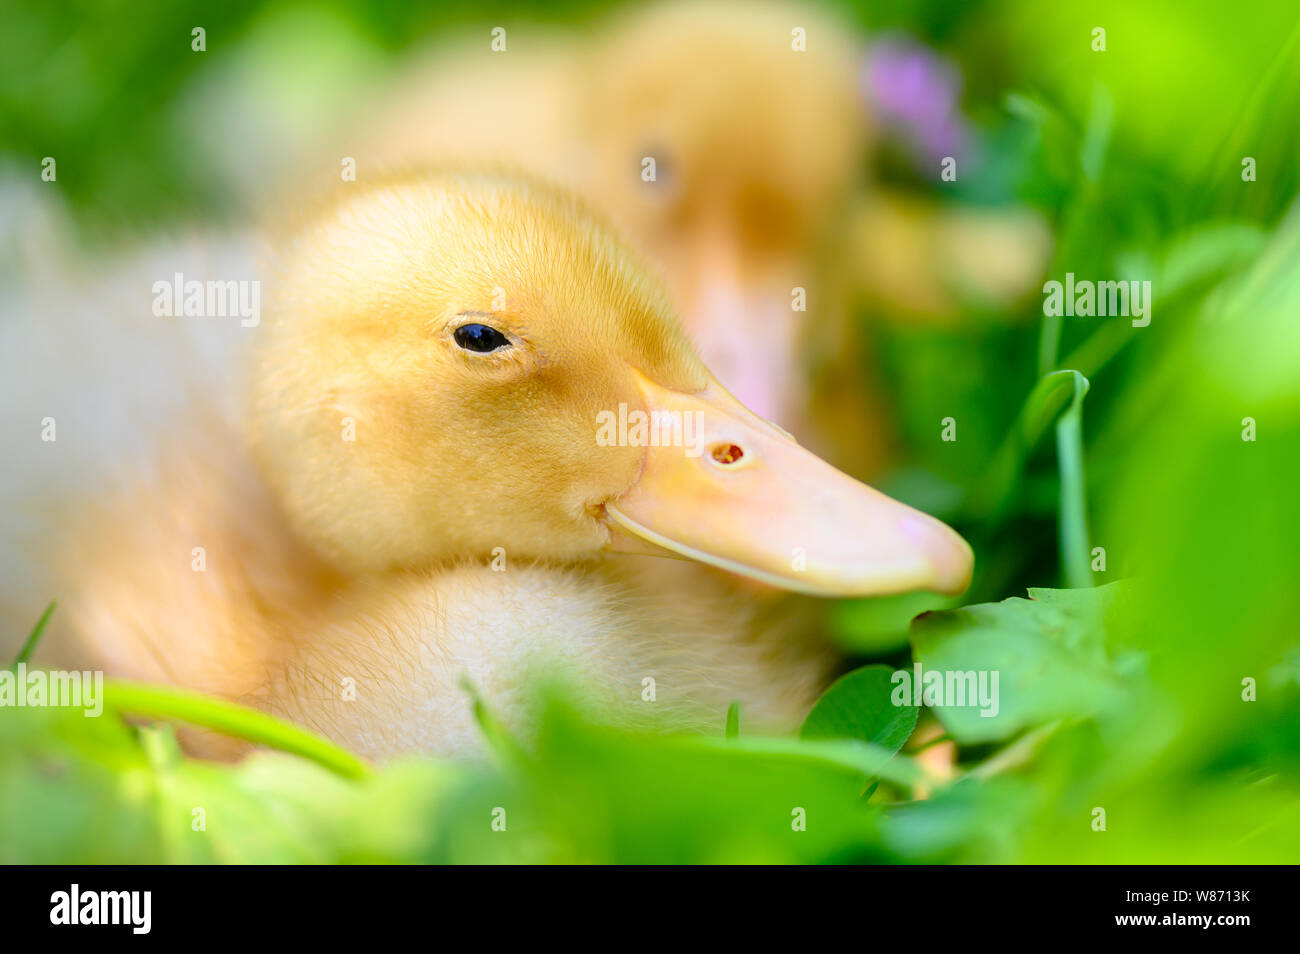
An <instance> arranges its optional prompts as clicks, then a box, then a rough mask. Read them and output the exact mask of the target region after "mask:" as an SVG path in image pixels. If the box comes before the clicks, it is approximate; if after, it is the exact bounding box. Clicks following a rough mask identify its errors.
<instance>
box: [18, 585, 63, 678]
mask: <svg viewBox="0 0 1300 954" xmlns="http://www.w3.org/2000/svg"><path fill="white" fill-rule="evenodd" d="M57 605H58V603H57V602H56V601H54V600H50V605H49V606H47V607H45V612H44V613H42V614H41V618H40V619H38V620H37V621H36V625H35V626H34V627H33V628H32V632H31V635H29V636H28V637H27V641H26V642H25V643H23V648H22V649H20V650H19V651H18V656H17V657H16V658H15V659H14V661H13V665H12V666H10V667H9V668H10V669H17V668H18V666H19V664H20V663H25V662H27V661H29V660H30V659H31V658H32V653H34V652H35V651H36V644H37V643H39V642H40V641H41V636H42V634H44V632H45V624H46V623H48V622H49V621H50V617H51V616H52V615H54V607H56V606H57Z"/></svg>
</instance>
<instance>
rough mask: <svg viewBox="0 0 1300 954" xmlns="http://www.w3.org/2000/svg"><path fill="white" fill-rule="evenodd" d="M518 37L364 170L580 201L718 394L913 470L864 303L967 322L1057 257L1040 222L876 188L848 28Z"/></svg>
mask: <svg viewBox="0 0 1300 954" xmlns="http://www.w3.org/2000/svg"><path fill="white" fill-rule="evenodd" d="M511 36H512V40H511V44H512V45H511V46H510V47H509V49H508V50H506V51H504V52H494V51H493V50H492V49H491V48H490V47H489V44H488V42H487V39H486V33H484V34H481V35H476V36H474V37H467V38H465V39H464V40H463V41H457V42H449V43H444V44H442V45H441V46H440V47H439V48H438V49H437V50H435V51H433V53H432V55H431V56H429V57H428V58H427V60H424V61H422V62H421V63H420V64H419V65H418V66H417V68H415V69H414V70H413V71H412V73H411V74H410V75H408V76H406V77H405V78H404V79H403V80H401V81H400V82H399V83H398V84H397V87H396V90H395V91H394V92H393V93H392V94H390V96H389V97H388V103H387V106H386V107H385V108H381V109H379V110H377V113H378V115H377V116H373V117H372V116H370V115H369V114H368V115H367V116H366V117H365V118H364V120H363V121H362V122H361V123H359V124H358V127H359V128H349V129H348V131H347V135H346V136H345V137H343V142H344V144H345V148H346V150H347V151H348V154H353V153H360V154H362V155H364V156H365V157H366V159H365V164H366V165H367V166H369V167H370V168H375V167H384V166H386V165H399V166H400V165H402V164H404V163H409V162H412V161H431V160H442V161H445V160H447V159H449V158H450V159H454V160H466V159H468V160H473V161H485V160H487V161H505V162H508V163H509V164H511V165H512V166H523V167H526V168H528V169H530V170H531V171H533V172H534V173H536V174H538V175H540V176H543V177H545V178H547V179H550V180H554V181H558V182H562V183H564V184H565V185H566V186H568V187H569V188H572V189H575V190H577V191H579V192H580V193H581V194H582V195H583V196H584V197H585V198H586V199H587V200H588V201H590V202H591V203H592V204H594V205H595V206H596V207H597V208H599V209H600V210H601V211H602V212H603V213H604V214H606V215H607V216H608V217H609V218H610V219H611V220H612V221H613V222H614V224H615V225H616V226H617V227H618V229H619V230H620V232H621V233H622V234H625V235H626V236H627V237H628V238H629V240H630V241H632V242H633V243H634V245H635V246H636V247H637V249H638V250H639V251H640V252H641V253H642V255H643V256H644V257H645V258H646V259H647V260H648V261H649V262H650V263H651V264H652V266H653V267H655V268H656V269H657V270H658V272H659V274H660V275H661V277H662V279H663V280H664V281H665V283H666V284H667V286H668V288H669V291H670V293H671V294H672V295H673V297H674V300H675V301H676V303H677V304H678V307H679V308H680V310H681V312H682V316H683V319H684V321H685V324H686V328H687V331H688V333H689V334H690V335H691V337H692V340H693V341H694V342H695V344H696V347H697V348H698V349H699V351H700V354H701V356H702V357H703V359H704V360H705V361H706V362H707V363H708V365H709V366H710V368H712V369H713V371H714V372H715V373H716V374H717V376H718V379H719V380H720V381H721V382H722V383H723V384H724V385H726V386H727V387H728V388H729V389H730V390H731V392H732V393H733V394H735V395H736V396H737V397H738V398H739V399H740V400H741V401H742V402H743V403H745V404H746V405H747V406H749V407H751V408H752V409H753V410H754V411H756V412H757V413H759V414H760V415H762V416H764V417H766V418H768V419H770V420H772V421H775V422H776V423H778V424H780V425H781V426H783V427H786V428H787V429H794V430H797V431H798V432H799V433H800V434H801V437H802V438H803V439H804V440H805V441H806V442H807V443H808V444H809V446H811V447H813V448H814V449H816V450H818V451H819V452H821V453H823V454H825V455H827V456H828V457H829V458H830V459H832V461H833V462H834V463H836V465H837V466H840V467H843V468H845V469H847V470H849V471H850V472H851V473H853V474H855V475H857V476H862V477H870V476H871V475H873V474H878V473H880V472H881V471H882V470H884V469H885V468H886V466H887V465H888V463H889V462H890V459H891V457H892V456H893V451H894V448H893V443H894V442H893V440H892V437H893V435H892V433H891V430H892V428H891V420H892V417H893V414H892V409H891V406H890V401H889V399H888V396H887V394H886V393H885V391H884V389H883V387H882V385H881V382H880V380H879V375H876V374H873V373H872V372H871V370H870V367H871V359H870V350H871V348H870V338H871V335H870V333H869V331H868V330H867V329H865V328H863V327H862V326H861V323H860V322H858V321H856V320H855V319H854V315H855V310H856V309H857V308H858V306H859V305H861V304H863V303H864V302H865V303H870V304H873V305H880V306H882V307H881V308H880V309H879V310H880V311H882V312H883V314H884V315H886V316H888V315H893V314H902V315H905V316H907V317H908V318H909V319H911V318H913V317H915V320H921V319H923V318H924V319H925V320H934V321H945V320H948V321H951V320H953V318H954V316H955V315H957V314H960V312H961V310H962V307H963V305H964V303H965V302H966V301H967V300H968V298H971V297H973V298H976V299H978V300H980V301H982V302H984V303H988V302H990V301H995V302H1006V301H1009V300H1014V299H1015V298H1016V296H1017V295H1019V294H1022V293H1026V292H1028V291H1030V290H1031V289H1032V288H1033V287H1034V281H1035V278H1036V276H1037V275H1038V274H1039V271H1040V266H1041V264H1042V263H1043V261H1044V256H1045V249H1046V240H1045V238H1044V237H1043V235H1042V232H1043V230H1042V229H1041V228H1037V229H1035V228H1034V226H1035V220H1033V219H1032V217H1029V216H1027V214H1026V213H1023V212H1018V213H1013V212H1010V211H1008V212H1005V213H991V214H987V215H983V214H976V213H972V212H969V211H968V212H965V213H960V214H951V213H948V212H946V211H945V210H944V209H943V208H942V207H938V206H935V205H934V204H933V203H919V202H915V201H913V202H909V203H902V202H901V201H899V200H896V199H895V198H893V197H891V196H890V195H889V194H888V193H887V192H884V191H883V190H881V189H880V188H879V187H878V186H877V185H876V184H874V183H872V182H871V181H870V177H871V158H872V149H873V146H874V144H875V142H876V140H877V138H878V131H877V119H876V117H875V115H874V111H873V108H872V105H871V103H870V102H869V101H868V99H867V96H866V91H865V90H864V88H863V70H862V67H863V64H864V63H866V62H867V61H868V53H867V44H866V41H865V39H864V38H863V37H862V36H861V35H860V34H859V32H858V31H857V30H856V29H854V27H853V26H852V25H851V24H848V23H845V22H844V21H843V19H842V18H841V17H839V16H837V15H836V14H834V13H832V12H830V11H826V10H820V9H816V8H809V7H807V6H799V5H794V4H790V3H786V2H781V0H765V2H760V3H755V2H745V3H741V2H737V0H706V2H700V0H690V2H684V0H669V2H661V3H654V4H648V5H645V6H637V7H634V8H631V9H630V10H629V11H628V12H626V13H623V14H620V15H618V16H616V17H614V18H612V19H611V20H609V21H608V22H606V23H604V24H601V25H599V26H598V27H596V28H595V29H593V30H592V31H591V32H590V33H589V34H585V35H564V34H560V33H552V32H543V31H538V30H536V29H532V28H530V29H529V30H528V32H527V33H524V32H523V31H522V30H521V31H516V32H513V33H512V34H511ZM937 174H938V167H937V166H936V175H937ZM991 276H992V277H991ZM994 279H996V280H994Z"/></svg>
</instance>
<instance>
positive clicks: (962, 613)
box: [912, 583, 1124, 744]
mask: <svg viewBox="0 0 1300 954" xmlns="http://www.w3.org/2000/svg"><path fill="white" fill-rule="evenodd" d="M1120 586H1121V584H1118V583H1112V584H1109V585H1108V586H1103V587H1097V588H1095V589H1088V590H1034V591H1033V594H1032V595H1034V596H1035V598H1034V599H1028V600H1026V599H1009V600H1004V601H1003V602H1001V603H981V604H978V605H975V606H967V607H964V608H962V609H958V610H948V611H944V612H938V613H926V614H925V615H923V616H921V617H918V618H917V620H916V621H915V622H914V623H913V624H912V648H913V654H914V657H915V659H916V661H917V662H918V663H919V664H920V666H921V668H922V678H923V679H924V678H925V675H924V674H925V673H931V672H932V673H940V674H942V675H943V677H944V679H945V683H947V681H948V680H949V679H950V678H951V680H952V683H953V685H954V688H955V687H956V685H957V680H958V676H957V674H967V673H972V674H974V677H975V680H976V682H977V683H978V680H979V679H980V678H983V680H984V682H983V685H984V686H985V687H986V689H988V690H990V691H989V693H988V696H989V698H987V699H986V700H981V699H979V698H978V696H977V697H976V698H975V699H970V698H967V699H966V700H965V704H962V705H959V704H957V703H958V701H959V700H957V699H956V698H953V697H948V698H945V699H944V700H943V702H942V704H936V705H934V706H933V707H932V708H933V709H934V712H935V715H936V716H938V718H939V721H940V722H941V723H942V724H943V726H944V728H945V729H947V730H948V732H949V733H950V734H951V735H952V736H953V738H954V739H956V740H957V741H958V742H961V743H964V744H969V743H976V742H988V741H993V740H997V739H1005V738H1007V737H1009V736H1011V735H1014V734H1015V733H1016V732H1019V731H1020V730H1021V729H1024V728H1028V727H1030V726H1036V725H1041V724H1043V723H1046V722H1051V721H1054V720H1056V719H1060V718H1065V717H1070V716H1086V715H1090V714H1095V713H1100V712H1103V711H1105V710H1107V709H1109V708H1111V707H1113V706H1115V705H1116V704H1118V702H1119V701H1120V700H1121V699H1122V698H1123V694H1124V685H1123V683H1122V681H1121V680H1120V678H1119V676H1118V674H1117V673H1116V672H1115V668H1114V666H1113V665H1112V663H1111V661H1110V658H1109V656H1108V653H1107V650H1106V645H1105V621H1106V619H1107V618H1108V616H1109V612H1110V609H1111V606H1112V605H1113V604H1114V602H1115V597H1116V595H1117V594H1118V593H1119V592H1120V590H1119V588H1120ZM949 674H952V676H951V677H950V675H949ZM970 684H971V681H970V679H969V678H968V679H967V680H966V685H967V686H969V685H970ZM985 702H987V703H988V704H984V703H985ZM986 713H988V714H986Z"/></svg>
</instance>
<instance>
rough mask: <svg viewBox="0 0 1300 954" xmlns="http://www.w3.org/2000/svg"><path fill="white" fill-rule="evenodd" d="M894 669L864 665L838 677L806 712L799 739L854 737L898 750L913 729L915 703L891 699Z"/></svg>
mask: <svg viewBox="0 0 1300 954" xmlns="http://www.w3.org/2000/svg"><path fill="white" fill-rule="evenodd" d="M893 676H894V670H893V669H891V668H890V667H889V666H863V667H862V668H861V669H855V670H854V671H853V672H851V673H849V674H848V675H847V676H841V677H840V678H839V679H837V680H836V681H835V682H834V683H833V684H832V685H831V687H830V688H829V689H827V690H826V692H824V693H823V694H822V697H821V698H820V699H818V700H817V704H816V705H814V706H813V707H812V711H811V712H809V713H808V718H807V719H805V720H804V723H803V728H801V729H800V730H799V738H801V739H853V740H856V741H859V742H869V743H871V744H873V745H877V746H880V747H881V748H882V749H885V750H886V751H889V752H897V751H898V750H899V749H901V748H902V747H903V743H904V742H906V741H907V740H908V737H909V736H911V734H912V730H913V729H915V728H916V717H917V708H918V707H917V706H898V705H895V704H894V702H893V699H892V694H893V684H892V680H893Z"/></svg>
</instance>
